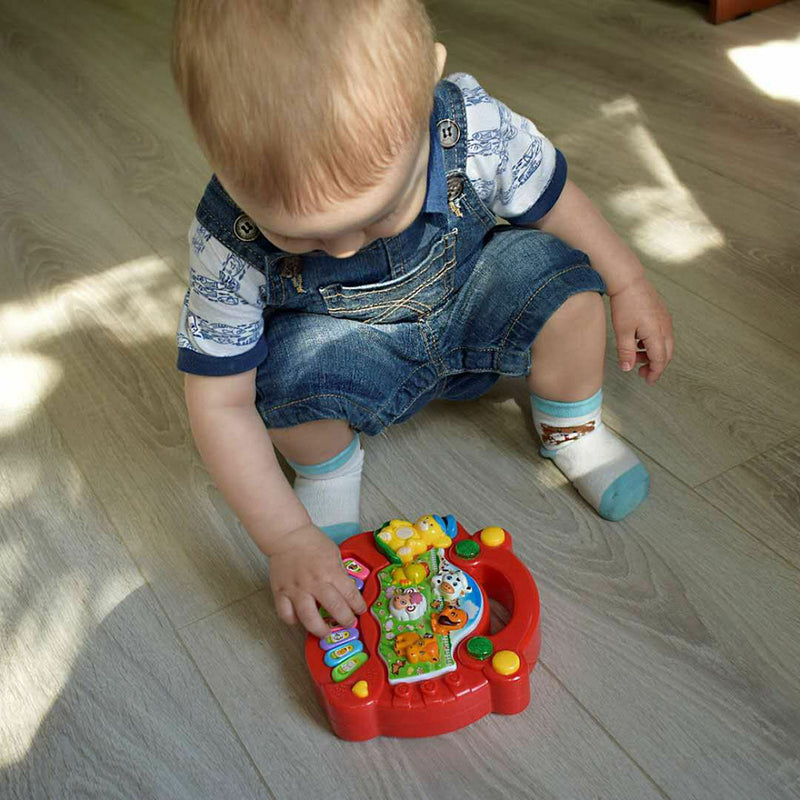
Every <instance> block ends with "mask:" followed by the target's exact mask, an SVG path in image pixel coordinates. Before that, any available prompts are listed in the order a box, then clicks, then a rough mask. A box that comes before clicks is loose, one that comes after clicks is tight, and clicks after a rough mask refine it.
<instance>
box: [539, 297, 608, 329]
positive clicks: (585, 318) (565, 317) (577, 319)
mask: <svg viewBox="0 0 800 800" xmlns="http://www.w3.org/2000/svg"><path fill="white" fill-rule="evenodd" d="M605 322H606V313H605V307H604V304H603V296H602V295H601V294H600V293H599V292H578V293H577V294H573V295H570V296H569V297H568V298H567V299H566V300H565V301H564V302H563V303H562V304H561V305H560V306H559V307H558V308H557V309H556V310H555V311H554V312H553V314H552V315H551V316H550V318H549V319H548V320H547V322H546V323H545V325H544V327H543V328H542V331H541V332H542V333H545V334H551V335H558V336H561V335H563V334H565V333H569V332H576V333H577V332H586V333H592V334H594V333H597V332H598V331H599V330H600V329H602V330H603V331H604V330H605Z"/></svg>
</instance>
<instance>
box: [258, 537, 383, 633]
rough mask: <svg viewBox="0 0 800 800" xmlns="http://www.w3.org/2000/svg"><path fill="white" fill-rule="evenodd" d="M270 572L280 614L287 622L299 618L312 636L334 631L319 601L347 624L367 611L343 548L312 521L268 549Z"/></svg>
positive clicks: (339, 620) (338, 620)
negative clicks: (341, 551) (347, 567)
mask: <svg viewBox="0 0 800 800" xmlns="http://www.w3.org/2000/svg"><path fill="white" fill-rule="evenodd" d="M269 574H270V584H271V585H272V594H273V597H274V598H275V608H276V610H277V612H278V616H279V617H280V618H281V619H282V620H283V621H284V622H286V623H287V624H289V625H294V624H295V623H296V622H297V621H298V620H299V621H300V622H301V623H302V624H303V625H304V626H305V628H306V629H307V630H308V631H309V633H313V634H314V636H319V637H320V638H322V637H323V636H327V635H328V634H329V633H330V628H329V627H328V626H327V625H326V624H325V623H324V622H323V620H322V617H321V616H320V613H319V610H318V609H317V606H316V603H317V602H318V603H320V604H321V605H323V606H324V607H325V609H326V610H327V611H329V612H330V613H331V615H332V616H333V617H334V618H335V619H336V621H337V622H338V623H339V624H340V625H344V626H345V627H348V628H349V627H352V626H353V625H355V624H356V619H355V616H354V613H353V612H355V613H356V614H363V613H364V612H365V611H366V610H367V607H366V604H365V603H364V600H363V598H362V597H361V593H360V592H359V591H358V589H357V588H356V585H355V583H354V582H353V580H352V578H351V577H350V576H349V575H348V574H347V572H346V571H345V568H344V567H343V566H342V560H341V558H340V556H339V548H338V547H337V546H336V545H335V544H334V543H333V542H332V541H331V540H330V539H329V538H328V537H327V536H326V535H325V534H324V533H323V532H322V531H321V530H320V529H319V528H317V527H315V526H314V525H305V526H303V527H302V528H298V529H297V530H294V531H292V532H291V533H289V534H286V535H285V536H284V537H283V538H282V539H281V540H280V541H279V542H278V543H277V544H276V546H275V549H273V550H272V552H271V553H270V558H269ZM315 601H316V602H315Z"/></svg>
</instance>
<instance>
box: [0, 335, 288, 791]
mask: <svg viewBox="0 0 800 800" xmlns="http://www.w3.org/2000/svg"><path fill="white" fill-rule="evenodd" d="M3 350H4V348H3V349H0V409H2V411H3V413H2V415H0V442H1V443H2V444H1V446H2V451H1V454H0V641H2V647H1V648H0V709H2V712H1V713H0V796H2V797H3V798H6V799H7V800H45V799H47V800H49V799H50V798H54V797H57V798H59V800H81V799H82V798H86V797H103V798H108V800H117V798H131V800H133V799H134V798H136V799H137V800H138V799H139V798H144V797H148V798H164V800H166V798H170V800H178V798H186V800H196V798H198V797H237V798H254V799H255V798H258V799H259V800H273V797H274V796H273V795H271V794H270V792H269V791H268V790H267V789H266V787H265V784H264V782H263V781H262V779H261V777H260V775H259V774H258V771H257V770H256V769H255V767H254V766H253V763H252V762H251V760H250V759H249V757H248V755H247V753H246V752H245V750H244V749H243V747H242V745H241V743H240V742H239V740H238V739H237V736H236V734H235V733H234V731H233V730H232V729H231V727H230V725H229V723H228V721H227V720H226V719H225V717H224V715H223V714H222V712H221V711H220V708H219V706H218V704H217V702H216V700H215V698H214V696H213V695H212V694H211V692H210V691H209V689H208V686H207V685H206V683H205V681H204V680H203V678H202V676H201V675H200V673H199V672H198V671H197V668H196V666H195V665H194V663H193V662H192V660H191V658H190V657H189V655H188V654H187V652H186V650H185V649H184V647H183V645H182V643H181V642H180V641H179V639H178V638H177V636H176V635H175V632H174V630H173V629H172V628H171V626H170V624H169V621H168V620H167V618H166V617H165V616H164V613H163V611H162V610H161V608H160V606H159V604H158V603H157V601H156V599H155V596H154V595H153V593H152V591H151V590H150V588H149V587H148V586H147V584H146V583H145V581H144V579H143V578H142V576H141V574H140V573H139V571H138V570H137V568H136V566H135V564H134V563H133V562H132V560H131V559H130V557H129V556H128V554H127V553H126V551H125V549H124V547H123V546H122V544H121V542H120V540H119V538H118V537H117V534H116V532H115V529H114V525H113V523H112V521H111V520H110V519H109V517H108V515H107V514H106V512H105V510H104V508H103V506H102V504H101V503H100V502H99V501H98V499H97V498H96V497H95V496H94V494H93V492H92V490H91V488H90V487H89V486H88V484H87V482H86V480H85V477H84V475H83V474H82V472H81V470H80V468H79V467H78V465H77V464H76V463H75V461H74V460H73V459H72V458H71V456H70V453H69V449H68V446H67V444H66V442H65V441H64V439H63V438H62V437H61V435H60V434H59V433H58V431H57V430H56V428H55V427H54V426H53V425H52V423H51V421H50V419H49V416H48V414H47V412H46V411H45V410H44V409H43V408H42V406H41V405H39V403H38V399H39V398H38V395H37V392H36V391H34V388H36V389H39V390H41V391H45V390H46V389H47V386H48V381H50V380H51V378H52V373H53V370H54V369H55V368H54V365H53V364H52V363H49V362H48V360H47V359H46V357H45V356H43V355H40V354H32V353H28V354H24V355H23V354H15V355H12V354H10V353H9V352H8V351H5V352H3ZM22 374H25V375H26V376H27V382H26V383H27V390H28V391H27V394H22V393H20V392H18V391H15V389H14V383H13V382H12V381H13V379H15V378H16V379H18V378H19V377H20V376H21V375H22Z"/></svg>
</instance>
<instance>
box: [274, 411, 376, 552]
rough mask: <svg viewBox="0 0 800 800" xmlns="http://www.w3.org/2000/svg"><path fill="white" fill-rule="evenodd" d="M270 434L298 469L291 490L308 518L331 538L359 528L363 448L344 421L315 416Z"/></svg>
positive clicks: (278, 447)
mask: <svg viewBox="0 0 800 800" xmlns="http://www.w3.org/2000/svg"><path fill="white" fill-rule="evenodd" d="M269 435H270V438H271V439H272V443H273V444H274V445H275V447H276V448H277V449H278V450H279V451H280V452H281V453H282V454H283V456H284V458H285V459H286V460H287V461H288V462H289V464H290V465H291V467H292V468H293V469H294V471H295V472H296V473H297V477H296V479H295V482H294V491H295V494H296V495H297V497H298V498H299V500H300V502H301V503H302V504H303V505H304V506H305V508H306V511H308V513H309V516H310V517H311V521H312V522H313V523H314V524H315V525H316V526H317V527H319V528H321V529H322V530H323V531H325V533H327V534H328V536H330V537H331V539H333V540H334V541H335V542H342V541H344V540H345V539H347V538H348V537H349V536H353V535H354V534H356V533H360V532H361V526H360V524H359V500H360V491H361V468H362V465H363V463H364V451H363V450H362V449H361V446H360V443H359V440H358V436H357V435H354V434H353V431H352V430H351V428H350V426H349V425H348V423H347V422H346V421H345V420H341V419H323V420H316V421H314V422H304V423H302V424H301V425H295V426H294V427H291V428H272V429H271V430H270V432H269Z"/></svg>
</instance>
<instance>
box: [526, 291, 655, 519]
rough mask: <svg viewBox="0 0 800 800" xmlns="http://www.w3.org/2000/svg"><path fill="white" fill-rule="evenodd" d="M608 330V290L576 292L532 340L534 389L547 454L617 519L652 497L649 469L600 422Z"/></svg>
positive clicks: (587, 496)
mask: <svg viewBox="0 0 800 800" xmlns="http://www.w3.org/2000/svg"><path fill="white" fill-rule="evenodd" d="M605 329H606V324H605V311H604V307H603V299H602V297H601V296H600V295H599V294H598V293H597V292H582V293H580V294H575V295H572V296H571V297H570V298H569V299H568V300H567V301H566V302H564V303H563V305H561V306H560V308H559V309H558V310H557V311H556V312H554V313H553V314H552V316H551V317H550V318H549V319H548V321H547V322H546V323H545V325H544V327H543V328H542V330H541V331H540V332H539V335H538V336H537V337H536V339H535V341H534V343H533V346H532V347H531V356H532V364H531V373H530V375H529V377H528V388H529V389H530V392H531V408H532V411H533V421H534V424H535V425H536V430H537V432H538V433H539V438H540V439H541V440H542V448H541V452H542V455H544V456H546V457H547V458H552V459H553V461H554V462H555V464H556V466H557V467H558V468H559V469H560V470H561V471H562V472H563V473H564V474H565V475H566V476H567V477H568V478H569V479H570V481H571V482H572V484H573V485H574V486H575V488H576V489H577V490H578V491H579V492H580V493H581V495H582V496H583V497H584V499H586V500H587V501H588V502H589V503H590V504H591V505H592V506H594V508H596V509H597V511H598V513H599V514H600V516H602V517H605V518H606V519H612V520H619V519H622V518H623V517H625V516H626V515H627V514H629V513H630V512H631V511H633V509H634V508H636V507H637V506H638V505H639V503H641V502H642V500H644V498H645V497H646V496H647V492H648V490H649V486H650V476H649V475H648V473H647V470H646V469H645V467H644V465H643V464H642V463H641V461H639V459H638V458H637V457H636V455H635V454H634V453H633V451H632V450H631V449H630V448H629V447H628V446H627V445H626V444H625V443H624V442H622V441H621V440H620V439H618V438H617V437H616V436H615V435H614V434H613V433H612V432H611V431H610V430H608V428H606V427H605V425H603V424H602V420H601V402H602V385H603V362H604V358H605V347H606V332H605Z"/></svg>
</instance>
